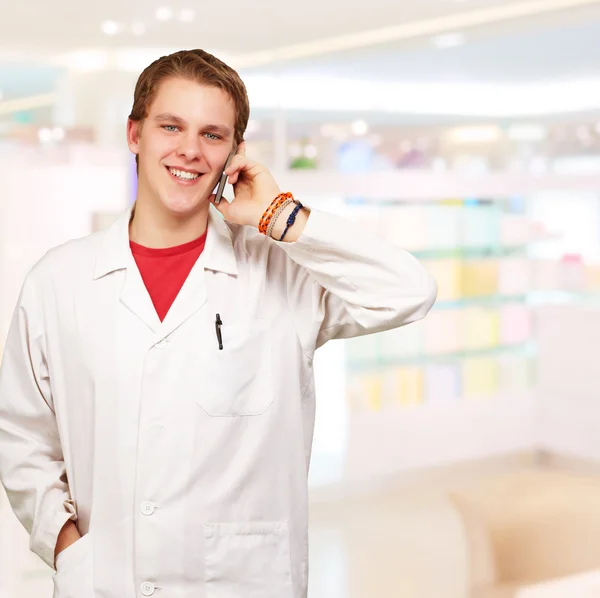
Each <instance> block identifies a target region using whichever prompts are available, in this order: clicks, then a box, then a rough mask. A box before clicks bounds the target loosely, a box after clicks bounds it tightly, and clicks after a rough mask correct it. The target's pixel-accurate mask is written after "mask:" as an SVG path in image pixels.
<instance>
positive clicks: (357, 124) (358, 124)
mask: <svg viewBox="0 0 600 598" xmlns="http://www.w3.org/2000/svg"><path fill="white" fill-rule="evenodd" d="M352 132H353V133H354V134H355V135H359V136H363V135H366V134H367V133H368V132H369V125H368V124H367V123H366V122H365V121H364V120H355V121H354V122H353V123H352Z"/></svg>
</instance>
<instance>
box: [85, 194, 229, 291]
mask: <svg viewBox="0 0 600 598" xmlns="http://www.w3.org/2000/svg"><path fill="white" fill-rule="evenodd" d="M132 210H133V207H131V208H129V209H128V210H126V211H125V212H124V213H123V214H122V215H121V216H119V218H118V219H117V220H116V222H114V224H113V225H112V226H111V227H110V228H108V229H107V230H106V231H105V232H104V233H102V237H101V240H100V244H99V247H98V250H97V252H96V260H95V264H94V280H97V279H98V278H102V277H103V276H106V275H107V274H110V273H111V272H115V271H116V270H123V269H126V268H129V267H131V266H132V264H135V262H134V261H133V259H132V255H131V249H130V247H129V221H130V220H131V214H132ZM204 254H205V257H204V267H205V268H206V269H208V270H215V271H217V272H224V273H226V274H232V275H237V273H238V269H237V261H236V258H235V250H234V247H233V241H232V238H231V230H230V229H229V226H227V223H226V222H225V221H224V220H223V217H222V216H221V214H220V213H219V212H218V211H217V210H216V209H215V208H213V207H212V206H210V208H209V218H208V234H207V237H206V247H205V249H204Z"/></svg>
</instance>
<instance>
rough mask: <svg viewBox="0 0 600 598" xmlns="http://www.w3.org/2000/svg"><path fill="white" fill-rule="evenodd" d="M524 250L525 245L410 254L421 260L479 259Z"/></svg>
mask: <svg viewBox="0 0 600 598" xmlns="http://www.w3.org/2000/svg"><path fill="white" fill-rule="evenodd" d="M526 250H527V245H513V246H510V247H509V246H506V247H458V248H455V249H424V250H415V251H410V253H411V254H412V255H414V256H415V257H416V258H418V259H421V260H428V259H478V258H479V259H481V258H501V257H506V256H511V255H519V254H524V253H525V252H526Z"/></svg>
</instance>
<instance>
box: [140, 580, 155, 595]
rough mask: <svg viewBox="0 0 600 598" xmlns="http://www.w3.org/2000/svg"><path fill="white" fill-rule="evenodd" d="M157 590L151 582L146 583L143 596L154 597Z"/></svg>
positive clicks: (143, 586) (143, 587) (143, 585)
mask: <svg viewBox="0 0 600 598" xmlns="http://www.w3.org/2000/svg"><path fill="white" fill-rule="evenodd" d="M155 589H156V588H155V587H154V584H153V583H150V582H149V581H145V582H144V583H143V584H142V594H144V596H152V594H154V590H155Z"/></svg>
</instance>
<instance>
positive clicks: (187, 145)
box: [178, 135, 202, 162]
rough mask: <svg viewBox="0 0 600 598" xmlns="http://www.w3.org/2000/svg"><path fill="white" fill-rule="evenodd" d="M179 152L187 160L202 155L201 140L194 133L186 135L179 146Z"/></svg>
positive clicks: (192, 159) (190, 160) (195, 158)
mask: <svg viewBox="0 0 600 598" xmlns="http://www.w3.org/2000/svg"><path fill="white" fill-rule="evenodd" d="M178 154H179V155H180V156H183V157H184V158H185V159H186V160H187V161H189V162H192V161H194V160H197V159H199V158H200V157H201V156H202V151H201V148H200V142H199V140H198V138H197V137H195V136H193V135H185V136H184V137H182V139H181V144H180V145H179V148H178Z"/></svg>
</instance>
